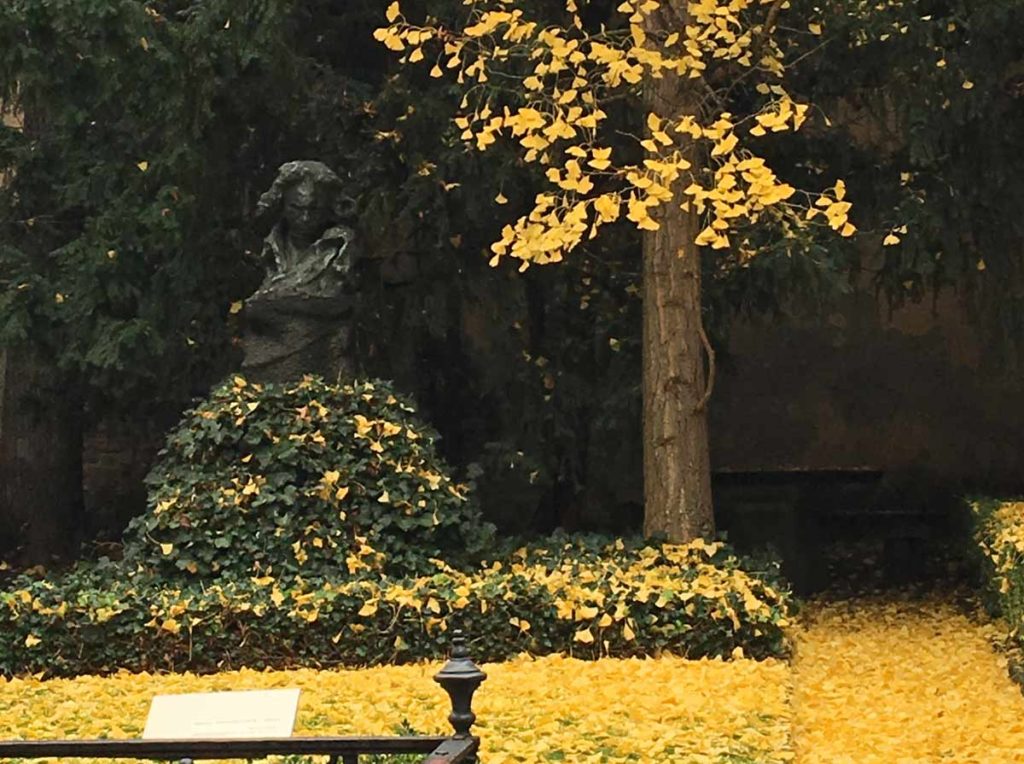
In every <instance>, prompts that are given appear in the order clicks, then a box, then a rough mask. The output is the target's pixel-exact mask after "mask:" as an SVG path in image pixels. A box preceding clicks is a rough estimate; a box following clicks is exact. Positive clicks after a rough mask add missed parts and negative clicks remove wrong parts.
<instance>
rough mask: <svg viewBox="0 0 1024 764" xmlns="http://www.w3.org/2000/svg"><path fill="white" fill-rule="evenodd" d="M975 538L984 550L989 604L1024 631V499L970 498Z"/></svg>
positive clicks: (1020, 632)
mask: <svg viewBox="0 0 1024 764" xmlns="http://www.w3.org/2000/svg"><path fill="white" fill-rule="evenodd" d="M970 507H971V510H972V513H973V516H974V520H975V532H974V539H975V541H976V542H977V545H978V549H979V550H980V552H981V558H982V568H983V570H984V572H985V578H986V583H987V591H986V595H987V596H986V599H987V602H988V605H989V606H990V607H992V608H993V609H995V610H998V611H999V612H1000V613H1001V614H1002V615H1003V616H1004V617H1005V618H1006V620H1007V621H1008V622H1009V624H1010V626H1011V628H1012V630H1013V634H1014V636H1016V637H1018V638H1020V637H1021V635H1024V501H998V500H995V499H977V500H974V501H971V502H970Z"/></svg>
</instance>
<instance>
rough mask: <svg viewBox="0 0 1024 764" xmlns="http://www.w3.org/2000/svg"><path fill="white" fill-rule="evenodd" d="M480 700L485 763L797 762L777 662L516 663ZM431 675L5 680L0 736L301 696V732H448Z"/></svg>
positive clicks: (96, 730) (117, 724) (122, 726)
mask: <svg viewBox="0 0 1024 764" xmlns="http://www.w3.org/2000/svg"><path fill="white" fill-rule="evenodd" d="M484 668H485V670H486V671H487V673H488V680H487V682H486V683H485V684H484V685H483V687H482V688H481V690H480V692H479V694H478V700H477V701H476V702H474V710H475V711H476V713H477V715H478V717H479V722H478V725H477V732H478V733H479V734H480V735H481V737H482V738H483V751H482V759H483V761H484V762H485V764H506V763H507V762H529V763H530V764H533V762H547V761H565V762H630V761H635V762H640V761H643V762H680V763H682V762H686V763H687V764H689V763H691V762H693V763H694V764H696V763H698V762H700V763H703V762H709V763H711V762H714V763H716V764H719V763H720V764H725V763H726V762H729V763H730V764H772V763H773V762H783V761H790V760H791V759H792V743H791V740H790V735H789V731H790V729H791V724H792V720H791V719H790V718H789V674H788V668H787V666H786V665H785V664H784V663H781V662H779V661H767V662H763V663H759V662H756V661H750V660H737V661H730V662H724V661H718V660H704V661H687V660H682V659H679V658H660V659H657V660H601V661H589V662H588V661H578V660H573V659H570V658H563V657H547V658H541V659H538V660H531V659H528V658H520V659H517V660H514V661H511V662H508V663H503V664H498V665H489V666H485V667H484ZM437 669H438V666H436V665H434V666H428V665H419V666H398V667H394V666H392V667H381V668H372V669H365V670H343V671H321V672H318V671H313V670H300V671H278V672H257V671H239V672H230V673H223V674H217V675H213V676H202V677H196V676H191V675H167V676H159V675H153V676H149V675H129V674H122V675H117V676H112V677H107V678H95V677H79V678H77V679H72V680H49V681H38V680H32V679H29V680H20V679H17V680H13V681H8V682H0V738H4V739H10V738H19V737H21V738H28V739H38V738H53V737H95V736H98V735H104V734H106V735H109V736H110V737H135V736H138V735H139V734H140V733H141V730H142V727H143V726H144V724H145V719H146V713H147V709H148V706H149V701H150V698H151V697H152V696H153V695H155V694H159V693H180V692H206V691H213V690H226V689H261V688H272V687H298V688H300V689H301V690H302V696H301V698H302V699H301V702H300V708H299V719H298V724H297V729H296V733H297V734H327V735H329V734H391V733H393V732H394V731H395V728H396V727H398V726H399V725H400V724H401V723H402V722H403V721H407V722H408V723H409V725H411V726H412V728H414V729H416V730H417V731H420V732H423V733H429V734H443V733H444V732H445V731H446V730H447V729H448V727H447V722H446V721H445V716H446V714H447V713H448V708H447V698H446V697H445V696H444V694H443V693H442V692H441V690H440V689H439V688H438V687H437V686H436V685H434V683H433V681H432V680H431V677H432V676H433V674H434V672H436V670H437Z"/></svg>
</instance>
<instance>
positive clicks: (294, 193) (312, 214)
mask: <svg viewBox="0 0 1024 764" xmlns="http://www.w3.org/2000/svg"><path fill="white" fill-rule="evenodd" d="M322 197H323V195H322V194H317V192H316V186H314V184H313V183H312V182H309V181H303V182H301V183H298V184H296V185H294V186H292V187H291V188H289V189H288V190H287V191H286V192H285V195H284V219H285V220H287V221H288V231H289V233H291V234H293V235H295V236H297V237H299V238H302V239H309V240H310V241H312V240H315V239H316V238H317V237H318V236H320V234H322V233H323V232H324V229H325V228H327V226H328V224H329V223H330V209H329V207H328V205H327V200H326V199H323V198H322Z"/></svg>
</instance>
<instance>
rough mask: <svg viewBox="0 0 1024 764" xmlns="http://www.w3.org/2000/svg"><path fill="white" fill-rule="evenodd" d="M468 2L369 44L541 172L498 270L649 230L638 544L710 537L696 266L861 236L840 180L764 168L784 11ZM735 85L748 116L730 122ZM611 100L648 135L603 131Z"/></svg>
mask: <svg viewBox="0 0 1024 764" xmlns="http://www.w3.org/2000/svg"><path fill="white" fill-rule="evenodd" d="M426 5H427V7H428V9H429V8H430V3H427V4H426ZM463 5H464V18H463V20H462V22H461V23H459V24H445V23H443V22H442V21H440V20H438V19H437V18H435V17H434V16H432V15H430V13H429V11H428V13H427V15H426V16H425V17H424V18H422V19H413V18H410V17H407V16H406V14H405V12H404V11H403V8H402V6H401V4H400V2H392V3H391V4H390V5H389V6H388V7H387V10H386V20H387V25H386V26H382V27H381V28H380V29H378V30H377V31H376V32H375V36H376V38H377V39H378V40H379V41H380V42H382V43H383V44H384V45H385V46H387V48H389V49H390V50H392V51H395V52H396V53H398V54H400V55H401V60H402V62H404V63H409V64H414V63H418V62H424V63H425V64H427V65H429V66H431V70H430V74H431V76H433V77H444V76H446V75H449V76H452V77H454V79H455V81H456V82H457V84H458V85H459V86H461V87H462V88H463V91H464V97H463V99H462V103H461V111H460V113H459V114H458V115H457V116H456V117H455V123H456V125H457V126H458V127H459V128H460V129H461V131H462V133H461V135H462V138H463V140H465V141H466V142H467V143H468V144H469V145H470V146H473V147H475V148H476V149H478V150H481V151H483V150H486V149H487V148H488V147H489V146H492V145H495V144H497V143H498V142H499V141H501V142H505V143H507V144H512V145H514V146H515V147H517V148H518V150H519V151H520V152H521V155H522V159H523V160H524V161H525V162H526V163H536V164H537V165H538V166H539V167H540V168H541V169H543V171H544V176H545V178H546V181H547V187H546V188H545V189H543V190H542V191H541V192H540V193H538V194H537V195H536V198H535V199H534V200H533V203H532V206H531V208H530V209H529V210H528V211H527V212H526V213H525V214H523V215H522V216H520V217H519V218H518V219H516V220H514V221H511V222H510V223H509V224H508V225H506V226H505V227H504V230H503V231H502V234H501V237H500V239H499V240H498V241H496V242H494V244H493V245H492V253H491V254H492V259H491V263H492V265H498V264H499V263H500V262H501V261H502V260H503V259H505V258H512V259H513V260H515V261H517V262H518V265H519V268H520V270H525V269H526V268H529V267H530V266H533V265H545V264H549V263H558V262H561V261H563V260H565V259H566V258H567V257H568V256H569V255H570V253H571V252H572V251H573V250H575V249H577V248H579V247H581V246H582V245H584V244H585V243H586V242H588V241H589V240H591V239H594V238H595V237H597V236H598V235H599V233H600V231H601V229H602V228H603V227H604V226H607V225H610V224H613V223H616V222H617V221H620V218H621V219H624V220H625V221H628V223H629V224H632V225H633V226H635V227H636V228H637V229H639V230H640V231H641V232H642V233H643V268H642V273H643V288H642V298H643V314H644V319H643V327H644V328H643V331H644V336H643V399H644V403H643V415H644V424H643V435H644V438H643V439H644V494H645V519H644V531H645V533H647V534H648V535H653V534H664V535H666V536H667V537H668V538H670V539H672V540H678V541H681V540H687V539H691V538H694V537H698V536H702V535H708V534H710V533H712V532H713V531H714V514H713V508H712V500H711V479H710V458H709V448H708V432H707V417H706V406H707V402H708V399H709V397H710V394H711V382H712V380H713V370H714V353H713V351H712V348H711V345H710V343H709V342H708V339H707V335H706V333H705V331H704V328H703V322H702V311H701V257H702V256H704V255H705V254H710V255H711V256H716V257H721V258H729V259H731V260H732V261H734V262H736V263H738V264H740V265H742V264H743V263H745V262H747V261H749V260H750V259H751V258H754V257H756V256H757V254H758V250H757V245H756V243H755V242H756V241H757V232H758V231H760V232H762V233H763V230H764V227H765V226H771V227H772V230H773V231H775V232H777V235H778V236H780V237H792V238H793V239H794V240H795V239H797V238H799V237H800V235H801V232H805V231H806V230H807V229H808V228H809V227H810V226H815V225H827V226H828V227H830V228H831V229H833V230H834V231H836V232H837V233H838V234H840V235H842V236H851V235H852V234H853V233H854V232H855V228H854V226H853V224H852V223H851V222H850V221H849V219H848V215H849V211H850V203H849V202H848V201H847V200H846V199H845V186H844V185H843V183H842V181H836V182H835V184H834V185H833V186H831V187H829V188H826V189H822V190H818V191H817V192H811V191H802V192H798V191H797V189H796V188H794V187H793V186H791V185H789V184H788V183H786V182H784V181H783V180H781V179H780V178H779V177H777V176H776V174H775V172H774V171H773V170H772V168H771V167H770V166H769V164H768V162H767V161H766V159H765V158H764V156H763V155H762V154H763V153H764V152H763V150H762V153H761V154H759V153H758V143H759V142H760V141H763V140H764V139H766V137H767V136H769V135H770V134H773V133H780V132H787V131H789V132H791V131H796V130H799V129H800V127H801V125H802V124H803V123H804V121H805V120H806V119H807V117H808V111H809V106H808V105H807V104H803V103H798V102H796V101H795V100H794V99H793V98H791V97H790V95H789V93H787V91H786V89H785V87H784V85H783V76H784V73H785V65H784V55H783V50H782V46H781V45H780V44H779V43H778V41H777V40H776V39H775V34H774V33H775V31H776V27H777V21H778V18H779V16H780V14H782V13H783V12H784V11H785V10H786V7H787V5H788V0H625V2H622V3H621V4H620V5H618V7H617V9H615V12H614V13H613V14H611V17H610V18H609V19H605V20H604V21H602V22H601V23H595V22H594V21H593V19H591V18H586V17H585V13H584V12H585V11H586V10H587V4H586V3H585V2H583V1H582V0H565V4H564V10H563V9H561V8H560V9H559V11H560V12H559V13H558V14H556V16H555V17H554V20H552V18H543V19H541V18H539V17H538V18H533V17H531V15H530V14H529V13H528V9H527V7H526V3H525V2H523V0H464V3H463ZM814 26H815V25H814V24H812V25H811V28H810V29H809V33H810V34H815V33H817V32H819V31H820V30H817V29H814V28H813V27H814ZM741 88H742V90H743V92H744V94H745V97H744V99H742V101H743V103H744V113H733V109H732V108H730V106H729V104H730V103H734V102H735V101H736V100H737V99H736V98H735V97H734V96H735V93H736V91H737V90H738V89H741ZM747 93H749V94H750V95H749V97H748V96H746V94H747ZM623 101H625V102H627V103H629V104H630V105H631V106H632V107H633V111H634V113H638V114H639V115H640V116H641V118H642V125H643V131H642V132H643V134H642V135H635V136H634V135H631V134H630V133H629V130H628V128H626V127H624V126H623V124H622V122H621V120H617V119H612V118H611V117H609V113H608V110H610V109H611V108H612V107H611V106H610V104H613V103H614V104H616V106H618V105H619V104H620V103H621V102H623ZM639 123H640V121H639V120H638V124H639ZM496 201H497V202H498V203H503V202H505V201H506V200H505V199H504V198H503V197H501V196H499V198H498V199H497V200H496Z"/></svg>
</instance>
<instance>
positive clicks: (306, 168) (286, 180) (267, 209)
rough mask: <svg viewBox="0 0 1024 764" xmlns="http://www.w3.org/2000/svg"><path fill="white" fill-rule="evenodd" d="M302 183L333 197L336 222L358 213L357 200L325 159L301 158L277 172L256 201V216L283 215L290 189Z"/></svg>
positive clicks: (284, 165) (331, 206)
mask: <svg viewBox="0 0 1024 764" xmlns="http://www.w3.org/2000/svg"><path fill="white" fill-rule="evenodd" d="M300 183H312V184H313V185H314V186H315V188H316V191H317V192H318V193H319V192H323V193H324V194H326V195H327V198H328V199H330V200H331V204H330V209H331V211H332V212H333V214H334V216H335V220H334V222H336V223H341V222H346V221H348V220H350V219H351V218H352V216H353V214H354V212H355V200H354V199H352V197H350V196H348V195H346V194H345V186H344V183H343V182H342V180H341V178H340V177H338V175H337V173H335V172H334V170H332V169H331V168H330V167H328V166H327V165H325V164H324V163H323V162H315V161H311V160H299V161H295V162H286V163H285V164H283V165H281V167H280V168H279V169H278V171H277V177H276V178H274V183H273V185H271V186H270V188H269V189H268V190H267V191H266V193H264V194H263V195H262V196H260V199H259V202H257V204H256V216H257V218H260V219H267V218H270V219H276V218H278V217H280V215H281V211H282V207H283V205H284V199H285V194H286V193H287V192H288V189H290V188H292V187H294V186H297V185H299V184H300Z"/></svg>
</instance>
